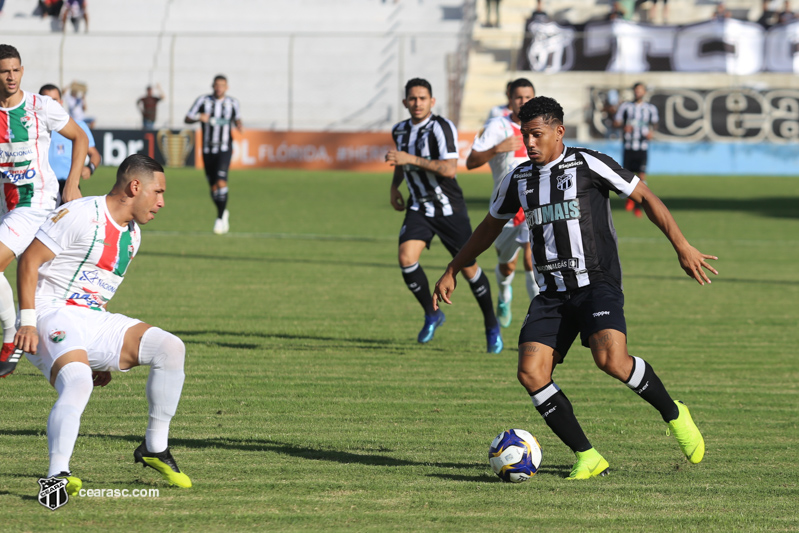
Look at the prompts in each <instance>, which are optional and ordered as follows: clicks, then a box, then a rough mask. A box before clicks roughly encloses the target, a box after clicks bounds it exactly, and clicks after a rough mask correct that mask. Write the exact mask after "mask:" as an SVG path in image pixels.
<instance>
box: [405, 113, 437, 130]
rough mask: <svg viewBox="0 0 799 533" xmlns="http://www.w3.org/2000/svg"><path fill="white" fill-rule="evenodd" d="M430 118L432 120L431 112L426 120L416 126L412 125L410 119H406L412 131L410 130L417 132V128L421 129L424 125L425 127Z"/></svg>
mask: <svg viewBox="0 0 799 533" xmlns="http://www.w3.org/2000/svg"><path fill="white" fill-rule="evenodd" d="M432 118H433V112H432V111H431V112H430V114H429V115H427V118H426V119H424V120H423V121H421V122H420V123H418V124H414V123H413V121H411V119H408V122H410V123H411V129H412V130H418V129H419V128H422V127H424V126H426V125H427V123H428V122H430V120H431V119H432Z"/></svg>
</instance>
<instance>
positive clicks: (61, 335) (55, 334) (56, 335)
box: [50, 329, 67, 343]
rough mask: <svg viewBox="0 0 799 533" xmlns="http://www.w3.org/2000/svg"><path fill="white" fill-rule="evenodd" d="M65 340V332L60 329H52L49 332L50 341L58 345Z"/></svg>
mask: <svg viewBox="0 0 799 533" xmlns="http://www.w3.org/2000/svg"><path fill="white" fill-rule="evenodd" d="M66 338H67V332H66V331H62V330H60V329H54V330H53V331H51V332H50V340H51V341H53V342H55V343H59V342H61V341H63V340H64V339H66Z"/></svg>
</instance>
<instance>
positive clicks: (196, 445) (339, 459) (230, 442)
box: [4, 429, 485, 468]
mask: <svg viewBox="0 0 799 533" xmlns="http://www.w3.org/2000/svg"><path fill="white" fill-rule="evenodd" d="M4 433H5V434H6V435H20V436H37V437H38V436H39V435H40V434H41V432H40V431H37V430H32V429H17V430H10V431H5V432H4ZM79 437H82V438H102V439H113V440H123V441H127V442H130V443H131V446H132V447H131V449H130V452H131V461H133V459H132V457H133V449H134V448H135V447H136V446H138V445H139V444H141V442H142V438H143V437H142V436H141V435H104V434H99V433H92V434H83V433H82V434H80V435H79ZM169 445H170V446H179V447H185V448H191V449H195V450H197V449H206V448H212V449H215V448H219V449H224V450H238V451H245V452H272V453H277V454H280V455H290V456H292V457H298V458H300V459H310V460H315V461H330V462H335V463H342V464H360V465H367V466H432V467H436V468H479V467H483V466H485V465H483V464H482V463H436V462H427V461H424V462H419V461H409V460H407V459H398V458H395V457H391V456H389V455H380V454H375V453H353V452H345V451H341V450H329V449H321V448H313V447H306V446H298V445H296V444H291V443H287V442H278V441H273V440H261V439H246V440H245V439H214V438H211V439H180V438H170V439H169Z"/></svg>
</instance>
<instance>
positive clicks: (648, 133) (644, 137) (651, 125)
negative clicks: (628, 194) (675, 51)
mask: <svg viewBox="0 0 799 533" xmlns="http://www.w3.org/2000/svg"><path fill="white" fill-rule="evenodd" d="M633 95H634V96H635V100H634V101H632V102H623V103H622V104H621V105H620V106H619V109H618V110H617V111H616V117H615V118H614V119H613V125H614V126H615V127H617V128H623V130H624V131H623V136H622V138H623V139H624V159H623V160H622V165H623V166H624V168H626V169H627V170H629V171H630V172H634V173H635V174H637V175H638V177H639V178H641V180H642V181H643V182H644V183H646V162H647V158H648V154H649V141H650V140H652V135H653V134H654V132H655V129H657V125H658V122H659V118H658V108H657V107H655V106H654V105H653V104H650V103H649V102H645V101H644V97H646V86H645V85H644V84H643V83H641V82H638V83H636V84H635V85H633ZM626 209H627V211H633V213H634V214H635V216H637V217H640V216H642V214H641V207H640V206H638V205H637V204H636V203H635V201H634V200H633V199H632V198H628V199H627V204H626Z"/></svg>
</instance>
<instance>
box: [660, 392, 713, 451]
mask: <svg viewBox="0 0 799 533" xmlns="http://www.w3.org/2000/svg"><path fill="white" fill-rule="evenodd" d="M674 403H675V404H676V405H677V408H678V409H679V410H680V416H678V417H677V418H675V419H674V420H671V421H670V422H669V430H670V431H671V432H672V433H674V437H675V438H676V439H677V442H678V443H679V445H680V449H681V450H682V452H683V453H684V454H685V457H687V458H688V460H689V461H690V462H692V463H694V464H696V463H699V462H700V461H702V458H703V457H704V456H705V439H703V438H702V433H701V432H700V431H699V428H698V427H696V424H694V420H693V418H691V413H690V412H689V411H688V407H686V405H685V404H684V403H682V402H681V401H676V402H674Z"/></svg>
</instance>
